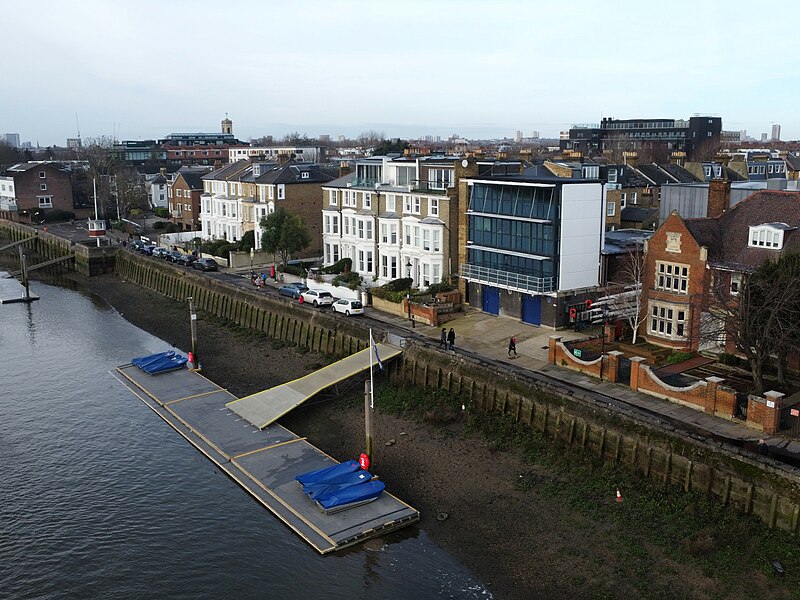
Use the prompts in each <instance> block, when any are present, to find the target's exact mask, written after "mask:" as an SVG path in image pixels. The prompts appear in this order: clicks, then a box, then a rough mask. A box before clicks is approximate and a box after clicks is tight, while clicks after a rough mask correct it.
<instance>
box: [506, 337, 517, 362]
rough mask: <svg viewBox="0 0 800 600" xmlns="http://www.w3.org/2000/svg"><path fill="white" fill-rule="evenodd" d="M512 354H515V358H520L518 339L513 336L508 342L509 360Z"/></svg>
mask: <svg viewBox="0 0 800 600" xmlns="http://www.w3.org/2000/svg"><path fill="white" fill-rule="evenodd" d="M512 352H513V353H514V357H515V358H516V357H517V356H518V355H517V338H515V337H514V336H513V335H512V336H511V339H510V340H508V357H509V358H511V353H512Z"/></svg>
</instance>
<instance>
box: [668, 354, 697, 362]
mask: <svg viewBox="0 0 800 600" xmlns="http://www.w3.org/2000/svg"><path fill="white" fill-rule="evenodd" d="M690 358H694V352H673V353H672V354H670V355H669V356H668V357H667V364H668V365H675V364H678V363H679V362H683V361H685V360H689V359H690Z"/></svg>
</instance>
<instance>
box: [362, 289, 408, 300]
mask: <svg viewBox="0 0 800 600" xmlns="http://www.w3.org/2000/svg"><path fill="white" fill-rule="evenodd" d="M370 293H371V294H372V295H373V296H375V297H376V298H380V299H381V300H386V301H387V302H394V303H395V304H400V303H401V302H402V301H403V299H404V298H405V297H406V294H407V292H390V291H389V290H387V289H386V288H385V287H375V288H372V289H371V290H370Z"/></svg>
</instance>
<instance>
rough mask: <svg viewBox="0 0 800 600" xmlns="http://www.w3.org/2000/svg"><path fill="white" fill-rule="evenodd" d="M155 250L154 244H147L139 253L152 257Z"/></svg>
mask: <svg viewBox="0 0 800 600" xmlns="http://www.w3.org/2000/svg"><path fill="white" fill-rule="evenodd" d="M155 249H156V246H155V245H154V244H145V245H144V246H142V247H141V248H139V252H141V253H142V254H147V255H151V254H153V250H155Z"/></svg>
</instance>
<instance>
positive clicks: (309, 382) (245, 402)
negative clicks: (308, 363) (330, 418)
mask: <svg viewBox="0 0 800 600" xmlns="http://www.w3.org/2000/svg"><path fill="white" fill-rule="evenodd" d="M377 349H378V350H377V352H378V356H380V357H381V360H390V359H392V358H394V357H396V356H400V354H401V353H402V351H401V350H400V349H399V348H395V347H394V346H389V345H387V344H377ZM370 352H372V350H371V349H370V348H364V349H363V350H361V351H360V352H356V353H355V354H351V355H350V356H348V357H346V358H343V359H342V360H339V361H336V362H335V363H333V364H330V365H328V366H327V367H323V368H321V369H320V370H318V371H314V372H313V373H309V374H308V375H306V376H305V377H301V378H300V379H295V380H294V381H289V382H287V383H284V384H282V385H279V386H276V387H274V388H270V389H268V390H264V391H263V392H257V393H255V394H252V395H250V396H245V397H244V398H240V399H239V400H234V401H233V402H229V403H228V405H227V406H228V408H230V409H231V410H232V411H233V412H235V413H236V414H237V415H239V416H240V417H242V418H243V419H245V420H247V421H248V422H249V423H251V424H253V425H255V426H256V427H258V428H259V429H263V428H264V427H267V426H268V425H270V424H271V423H274V422H275V421H277V420H278V419H280V418H281V417H282V416H283V415H285V414H286V413H288V412H289V411H290V410H292V409H293V408H297V407H298V406H299V405H301V404H302V403H303V402H305V401H306V400H308V399H309V398H311V397H312V396H315V395H317V394H318V393H320V392H321V391H322V390H324V389H326V388H329V387H331V386H333V385H336V384H337V383H339V382H341V381H344V380H345V379H349V378H350V377H353V376H355V375H358V374H359V373H361V372H362V371H366V370H367V369H369V368H370V356H369V353H370Z"/></svg>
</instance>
